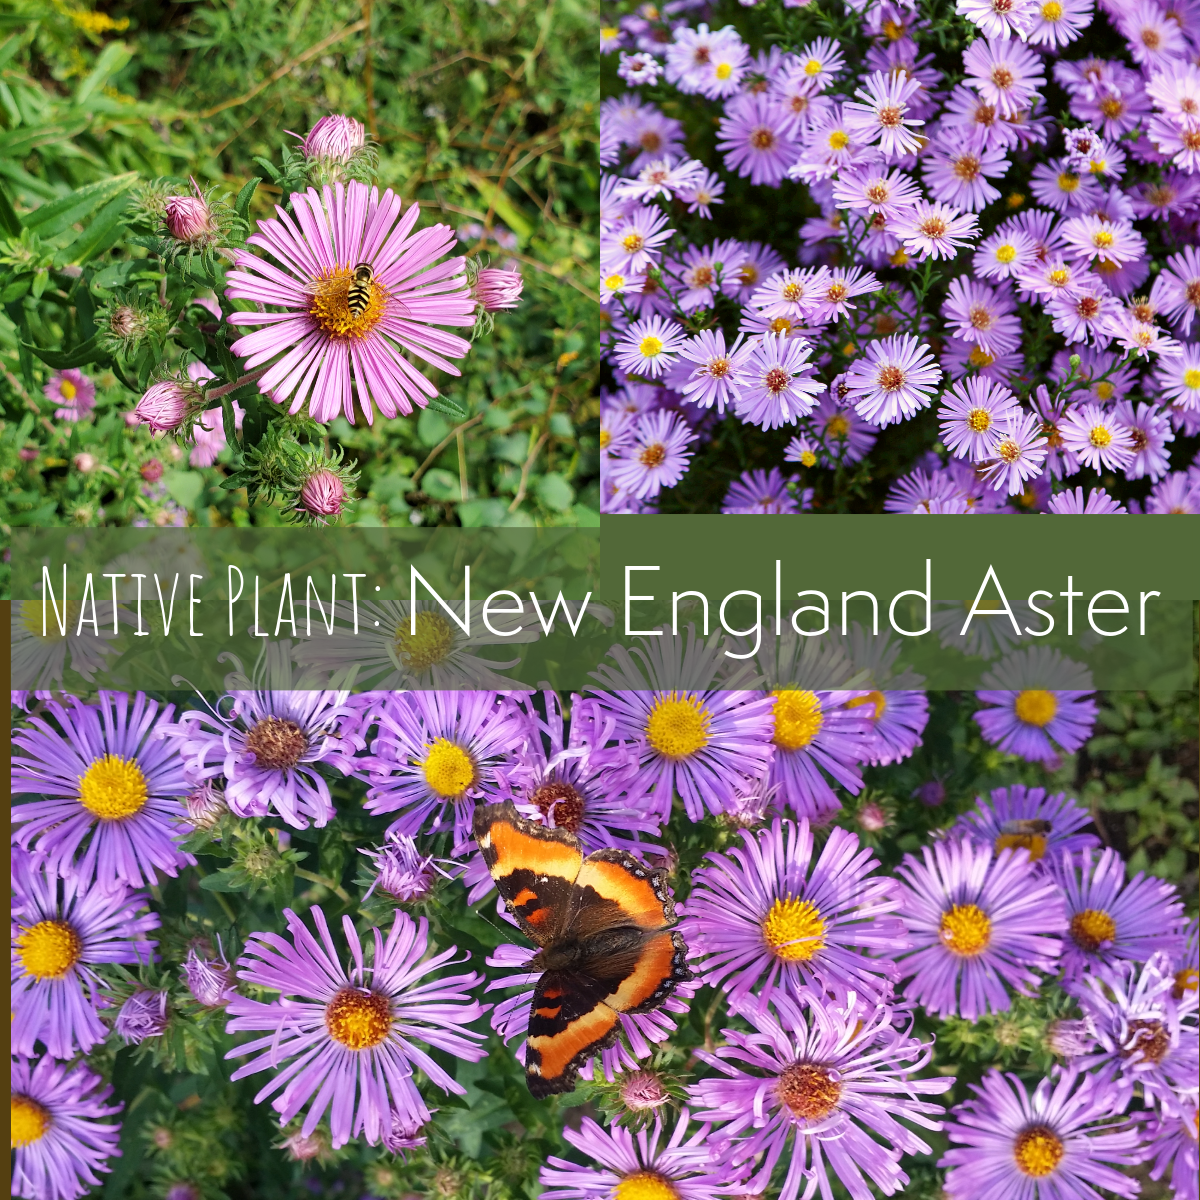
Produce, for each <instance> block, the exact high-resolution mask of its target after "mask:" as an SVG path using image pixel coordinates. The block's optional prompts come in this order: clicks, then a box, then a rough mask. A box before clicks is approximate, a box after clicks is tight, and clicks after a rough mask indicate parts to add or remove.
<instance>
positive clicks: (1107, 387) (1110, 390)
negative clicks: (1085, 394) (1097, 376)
mask: <svg viewBox="0 0 1200 1200" xmlns="http://www.w3.org/2000/svg"><path fill="white" fill-rule="evenodd" d="M1116 390H1117V389H1116V388H1115V387H1113V385H1112V384H1111V383H1109V382H1108V380H1107V379H1103V380H1101V381H1100V382H1099V383H1098V384H1096V395H1097V396H1099V397H1100V399H1101V400H1111V399H1112V398H1113V394H1114V393H1115V392H1116Z"/></svg>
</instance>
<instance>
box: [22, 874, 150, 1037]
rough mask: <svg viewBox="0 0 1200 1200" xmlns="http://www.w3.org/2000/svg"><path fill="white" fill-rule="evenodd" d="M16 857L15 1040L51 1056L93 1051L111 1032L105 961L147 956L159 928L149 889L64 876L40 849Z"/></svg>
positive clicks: (129, 960)
mask: <svg viewBox="0 0 1200 1200" xmlns="http://www.w3.org/2000/svg"><path fill="white" fill-rule="evenodd" d="M11 864H12V887H13V899H12V914H13V916H12V992H11V997H10V1007H11V1009H12V1048H13V1051H14V1053H16V1054H23V1055H33V1053H34V1048H35V1045H36V1043H38V1042H41V1043H42V1044H43V1045H44V1046H45V1048H46V1052H47V1053H48V1054H49V1055H50V1056H51V1057H52V1058H73V1057H74V1056H75V1053H76V1051H77V1050H78V1051H79V1052H80V1053H83V1054H86V1053H87V1052H88V1051H89V1050H90V1049H91V1048H92V1047H93V1046H94V1045H96V1043H97V1042H101V1041H103V1040H104V1037H105V1032H106V1031H105V1028H104V1025H103V1024H102V1023H101V1021H100V1018H99V1017H98V1016H97V1014H96V1010H97V1009H98V1008H100V1007H103V1005H104V1001H103V999H102V998H101V996H100V995H99V988H100V986H101V984H102V980H101V978H100V976H99V975H98V974H97V972H96V967H97V966H98V965H99V964H101V963H148V962H150V961H151V959H152V957H153V953H154V946H155V943H154V941H153V940H151V939H149V938H147V937H146V936H145V935H146V934H147V933H149V932H150V931H151V930H153V929H157V928H158V923H159V922H158V916H157V914H156V913H152V912H149V911H148V910H147V906H146V898H145V896H144V895H142V894H140V893H136V892H130V891H129V889H128V888H126V887H125V886H124V885H123V884H121V883H116V882H112V883H109V884H107V885H98V884H94V883H93V884H89V883H88V881H87V880H86V879H84V878H82V877H81V876H78V875H75V874H71V873H68V874H66V875H65V876H60V875H59V874H58V873H57V872H56V871H55V870H53V869H51V868H50V867H48V866H47V865H46V863H45V862H44V861H43V860H41V859H39V858H38V857H36V856H34V855H30V854H26V853H24V852H22V851H19V850H17V851H14V852H13V853H12V856H11Z"/></svg>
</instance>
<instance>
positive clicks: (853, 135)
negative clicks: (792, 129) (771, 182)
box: [788, 104, 879, 183]
mask: <svg viewBox="0 0 1200 1200" xmlns="http://www.w3.org/2000/svg"><path fill="white" fill-rule="evenodd" d="M878 154H879V151H878V150H876V149H875V147H874V146H872V145H870V144H869V143H868V142H867V141H866V140H865V139H864V138H863V136H862V135H861V134H860V133H859V132H858V131H857V130H855V129H852V128H851V125H850V122H849V120H848V119H847V118H846V117H845V115H844V113H843V109H842V107H841V106H840V105H837V104H835V105H833V106H831V107H830V108H827V109H823V110H822V111H821V112H819V113H817V114H815V115H814V117H813V119H812V122H811V123H810V125H809V129H808V132H807V134H805V136H804V141H803V144H802V145H801V146H800V150H799V157H798V159H797V161H796V162H795V163H794V164H793V165H792V166H791V167H789V169H788V175H789V176H790V177H791V178H793V179H802V180H804V181H805V182H806V183H813V182H815V181H816V180H820V179H828V178H829V177H830V176H831V175H832V174H834V172H835V171H841V170H843V169H844V168H846V167H848V166H850V165H851V164H853V163H858V162H869V161H871V160H873V159H874V158H876V157H877V156H878Z"/></svg>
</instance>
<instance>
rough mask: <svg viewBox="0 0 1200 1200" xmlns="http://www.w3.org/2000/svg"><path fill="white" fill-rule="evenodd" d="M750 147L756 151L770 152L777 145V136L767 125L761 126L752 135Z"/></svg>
mask: <svg viewBox="0 0 1200 1200" xmlns="http://www.w3.org/2000/svg"><path fill="white" fill-rule="evenodd" d="M750 145H752V146H753V147H754V148H755V150H770V148H771V147H772V146H773V145H775V135H774V134H773V133H772V132H771V131H770V130H769V129H768V128H767V127H766V126H765V125H760V126H759V127H758V128H757V129H756V130H755V131H754V132H753V133H752V134H751V135H750Z"/></svg>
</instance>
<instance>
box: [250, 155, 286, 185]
mask: <svg viewBox="0 0 1200 1200" xmlns="http://www.w3.org/2000/svg"><path fill="white" fill-rule="evenodd" d="M254 161H255V162H256V163H258V165H259V166H260V167H262V169H263V170H264V171H266V173H267V174H268V175H270V177H271V182H272V183H278V182H279V180H280V178H281V176H280V174H279V171H278V169H277V168H276V167H275V165H274V164H273V163H272V162H271V161H270V160H269V159H266V158H258V157H256V158H255V159H254Z"/></svg>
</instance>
